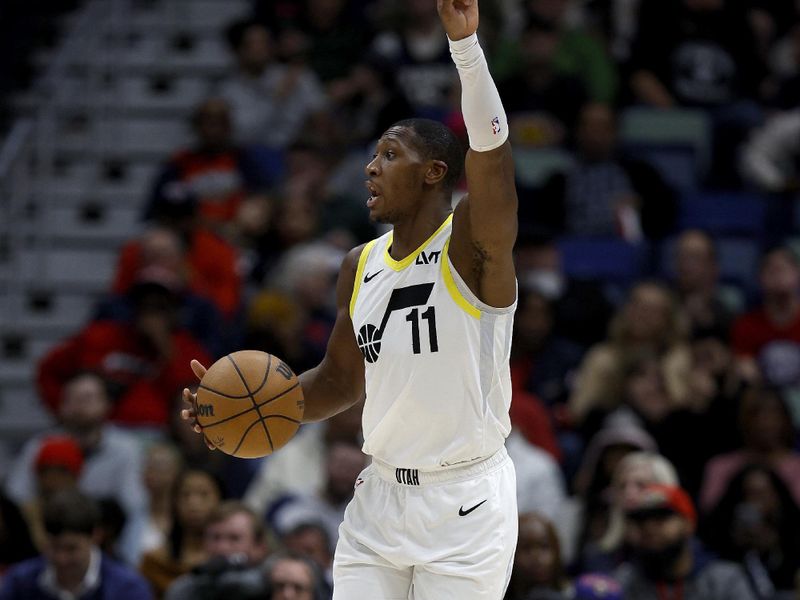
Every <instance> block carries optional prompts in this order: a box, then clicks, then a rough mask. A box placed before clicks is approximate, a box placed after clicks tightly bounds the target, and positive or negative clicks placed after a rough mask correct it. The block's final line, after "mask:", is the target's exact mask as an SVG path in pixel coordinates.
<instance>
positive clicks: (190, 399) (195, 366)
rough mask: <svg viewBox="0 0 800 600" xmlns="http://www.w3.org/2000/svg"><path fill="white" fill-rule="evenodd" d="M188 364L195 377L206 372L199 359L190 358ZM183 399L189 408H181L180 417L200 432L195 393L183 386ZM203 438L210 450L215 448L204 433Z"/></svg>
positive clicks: (201, 376) (200, 377) (201, 430)
mask: <svg viewBox="0 0 800 600" xmlns="http://www.w3.org/2000/svg"><path fill="white" fill-rule="evenodd" d="M190 364H191V367H192V371H193V372H194V374H195V376H196V377H197V379H203V375H205V374H206V368H205V367H204V366H203V365H202V364H200V361H197V360H192V362H191V363H190ZM183 401H184V402H186V404H188V405H189V408H184V409H183V410H181V418H182V419H183V420H184V421H189V424H190V425H191V426H192V429H194V431H195V432H196V433H200V434H202V433H203V428H202V427H200V424H199V423H198V422H197V408H196V407H197V394H193V393H192V392H191V390H189V388H183ZM203 439H204V440H205V442H206V446H208V448H209V449H210V450H216V447H215V446H214V445H213V444H212V443H211V442H209V441H208V438H206V436H205V434H203Z"/></svg>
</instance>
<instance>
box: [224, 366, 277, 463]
mask: <svg viewBox="0 0 800 600" xmlns="http://www.w3.org/2000/svg"><path fill="white" fill-rule="evenodd" d="M267 356H268V358H267V370H266V374H265V377H264V384H266V382H267V379H268V378H269V370H270V368H271V367H272V355H271V354H268V355H267ZM225 358H227V359H228V360H229V361H230V362H231V364H232V365H233V368H234V369H236V373H237V374H238V375H239V379H241V380H242V384H243V385H244V389H246V390H247V393H248V394H249V395H250V401H251V402H252V403H253V408H254V409H255V410H256V412H257V413H258V417H259V418H258V421H257V422H259V423H261V425H262V427H264V434H265V435H266V436H267V441H268V442H269V449H270V452H272V451H273V450H274V447H273V445H272V438H271V436H270V435H269V430H267V424H266V422H264V420H263V419H264V416H263V415H262V414H261V411H260V410H259V406H258V403H257V402H256V399H255V398H254V397H253V392H251V391H250V386H249V385H247V381H246V380H245V378H244V375H243V374H242V371H241V369H239V365H237V364H236V361H235V360H233V357H232V356H231V355H230V354H228V355H227V356H226V357H225ZM251 428H252V425H251V426H250V427H248V428H247V431H249V430H250V429H251ZM246 435H247V432H245V434H244V435H242V437H241V439H240V440H239V444H238V445H237V446H236V450H234V454H235V453H236V452H238V450H239V447H240V446H241V445H242V443H243V442H244V438H245V437H246Z"/></svg>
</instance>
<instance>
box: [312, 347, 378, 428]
mask: <svg viewBox="0 0 800 600" xmlns="http://www.w3.org/2000/svg"><path fill="white" fill-rule="evenodd" d="M337 371H338V370H337V369H333V368H331V367H330V366H329V365H327V364H326V362H325V361H324V360H323V362H322V363H320V364H319V365H318V366H316V367H314V368H313V369H309V370H308V371H306V372H305V373H302V374H301V375H300V385H301V387H302V388H303V398H304V400H305V411H304V413H303V422H304V423H313V422H315V421H323V420H325V419H327V418H329V417H332V416H333V415H336V414H338V413H340V412H342V411H343V410H346V409H348V408H350V407H351V406H353V404H355V403H356V402H358V401H359V400H361V398H362V396H363V389H361V388H360V387H358V386H349V385H347V384H346V382H344V381H342V378H341V373H338V372H337Z"/></svg>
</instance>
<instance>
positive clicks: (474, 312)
mask: <svg viewBox="0 0 800 600" xmlns="http://www.w3.org/2000/svg"><path fill="white" fill-rule="evenodd" d="M449 248H450V238H447V241H446V242H445V243H444V250H442V277H443V278H444V284H445V286H447V291H448V292H450V297H451V298H453V300H454V301H455V303H456V304H458V305H459V306H460V307H461V309H462V310H463V311H464V312H465V313H467V314H468V315H469V316H470V317H474V318H476V319H480V318H481V311H480V310H478V309H477V308H475V307H474V306H472V304H470V303H469V300H467V299H466V298H464V295H463V294H462V293H461V290H459V289H458V286H457V285H456V282H455V279H453V273H451V272H450V256H449V255H448V254H447V250H448V249H449Z"/></svg>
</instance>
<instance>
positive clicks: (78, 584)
mask: <svg viewBox="0 0 800 600" xmlns="http://www.w3.org/2000/svg"><path fill="white" fill-rule="evenodd" d="M99 520H100V517H99V512H98V509H97V507H96V506H95V505H94V504H93V502H92V501H91V500H90V499H89V498H86V497H84V496H82V495H80V494H78V493H76V492H64V493H62V494H59V495H57V496H54V497H53V498H52V499H51V500H50V501H49V502H48V503H47V505H46V506H45V508H44V527H45V532H46V535H47V544H46V550H45V551H44V552H43V554H42V556H40V557H38V558H33V559H30V560H27V561H25V562H22V563H20V564H18V565H17V566H15V567H13V568H11V569H10V570H9V571H8V573H7V574H6V577H5V578H4V580H3V585H2V587H0V599H2V600H17V599H21V598H24V599H25V600H55V599H59V598H61V599H63V598H73V599H74V600H92V599H95V598H113V599H114V600H150V599H151V598H152V593H151V592H150V589H149V587H148V585H147V582H146V581H144V579H142V577H141V576H140V575H139V574H138V573H136V572H135V571H133V570H131V569H129V568H128V567H126V566H124V565H122V564H120V563H118V562H116V561H114V560H113V559H111V558H109V557H108V556H105V555H103V554H102V553H101V552H100V549H99V548H98V547H97V546H96V545H95V544H94V535H95V532H96V529H97V526H98V524H99Z"/></svg>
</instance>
